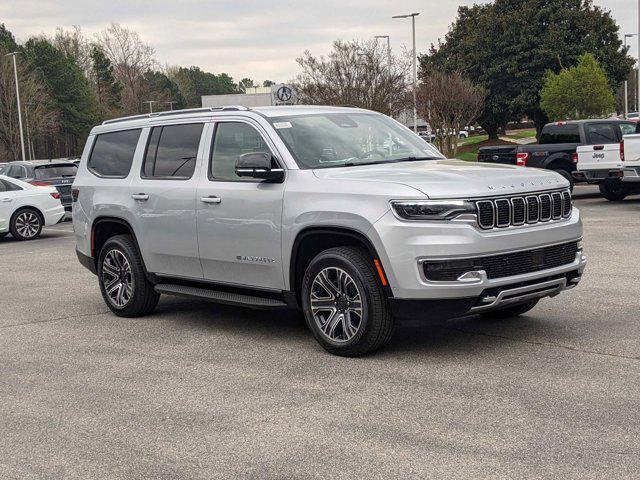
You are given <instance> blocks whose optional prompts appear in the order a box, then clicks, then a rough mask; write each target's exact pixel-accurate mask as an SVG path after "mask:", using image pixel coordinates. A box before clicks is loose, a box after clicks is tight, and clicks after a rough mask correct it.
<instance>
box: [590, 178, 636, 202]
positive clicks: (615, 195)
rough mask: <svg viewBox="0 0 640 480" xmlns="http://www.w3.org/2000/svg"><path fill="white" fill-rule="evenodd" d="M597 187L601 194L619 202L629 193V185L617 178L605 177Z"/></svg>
mask: <svg viewBox="0 0 640 480" xmlns="http://www.w3.org/2000/svg"><path fill="white" fill-rule="evenodd" d="M598 187H599V188H600V193H601V194H602V196H603V197H604V198H606V199H607V200H609V201H611V202H619V201H620V200H624V199H625V198H626V196H627V195H629V187H628V186H627V185H625V184H624V182H623V181H622V180H620V179H619V178H607V179H606V180H604V181H603V182H600V184H599V185H598Z"/></svg>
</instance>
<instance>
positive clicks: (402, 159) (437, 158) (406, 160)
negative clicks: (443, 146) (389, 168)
mask: <svg viewBox="0 0 640 480" xmlns="http://www.w3.org/2000/svg"><path fill="white" fill-rule="evenodd" d="M420 160H443V158H441V157H404V158H396V159H395V160H394V161H395V162H417V161H420Z"/></svg>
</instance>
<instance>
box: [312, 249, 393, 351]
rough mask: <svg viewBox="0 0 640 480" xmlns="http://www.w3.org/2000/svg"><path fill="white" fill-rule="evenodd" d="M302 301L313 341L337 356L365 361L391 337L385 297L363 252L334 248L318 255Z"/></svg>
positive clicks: (368, 256) (360, 250)
mask: <svg viewBox="0 0 640 480" xmlns="http://www.w3.org/2000/svg"><path fill="white" fill-rule="evenodd" d="M301 300H302V309H303V311H304V318H305V320H306V322H307V325H308V326H309V329H310V330H311V331H312V332H313V336H314V337H315V338H316V340H317V341H318V343H319V344H320V345H322V347H323V348H324V349H325V350H327V351H328V352H330V353H333V354H335V355H341V356H345V357H355V356H358V355H364V354H365V353H369V352H372V351H374V350H376V349H378V348H381V347H382V346H384V345H385V344H386V343H387V342H388V341H389V340H390V339H391V336H392V335H393V331H394V326H395V324H394V319H393V317H392V316H391V311H390V309H389V303H388V301H387V295H386V293H385V291H384V289H383V288H382V285H381V283H380V279H379V277H378V273H377V271H376V269H375V267H374V264H373V259H372V258H371V256H370V255H369V254H368V252H366V251H365V250H363V249H362V248H358V247H352V246H348V247H336V248H330V249H328V250H325V251H324V252H320V253H319V254H318V255H316V257H315V258H314V259H313V260H311V262H310V263H309V265H308V266H307V268H306V271H305V274H304V278H303V279H302V291H301Z"/></svg>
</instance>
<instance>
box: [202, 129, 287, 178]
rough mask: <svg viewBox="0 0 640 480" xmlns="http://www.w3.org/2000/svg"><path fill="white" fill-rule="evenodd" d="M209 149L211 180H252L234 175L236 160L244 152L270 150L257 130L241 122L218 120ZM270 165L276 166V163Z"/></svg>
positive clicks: (268, 151)
mask: <svg viewBox="0 0 640 480" xmlns="http://www.w3.org/2000/svg"><path fill="white" fill-rule="evenodd" d="M214 135H215V136H214V138H213V147H212V149H211V160H210V166H209V178H210V179H211V180H228V181H242V182H246V181H254V180H253V179H247V178H243V177H239V176H238V175H236V160H237V159H238V157H239V156H240V155H242V154H244V153H267V154H269V155H271V150H270V149H269V147H268V146H267V144H266V142H265V141H264V139H263V138H262V136H261V135H260V134H259V133H258V131H257V130H256V129H255V128H253V127H252V126H251V125H247V124H246V123H242V122H220V123H218V125H217V126H216V131H215V134H214ZM273 163H274V162H273V161H272V167H273V168H277V167H278V165H277V164H273Z"/></svg>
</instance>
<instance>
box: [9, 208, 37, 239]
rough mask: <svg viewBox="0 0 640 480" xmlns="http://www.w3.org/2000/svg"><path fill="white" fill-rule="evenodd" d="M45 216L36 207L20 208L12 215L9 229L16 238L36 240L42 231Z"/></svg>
mask: <svg viewBox="0 0 640 480" xmlns="http://www.w3.org/2000/svg"><path fill="white" fill-rule="evenodd" d="M43 226H44V218H42V215H41V214H40V212H39V211H37V210H36V209H34V208H29V207H25V208H20V209H18V210H16V211H15V212H14V214H13V215H12V216H11V222H10V223H9V231H10V232H11V235H12V236H13V238H15V239H16V240H21V241H24V240H34V239H36V238H38V237H39V236H40V234H41V233H42V227H43Z"/></svg>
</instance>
